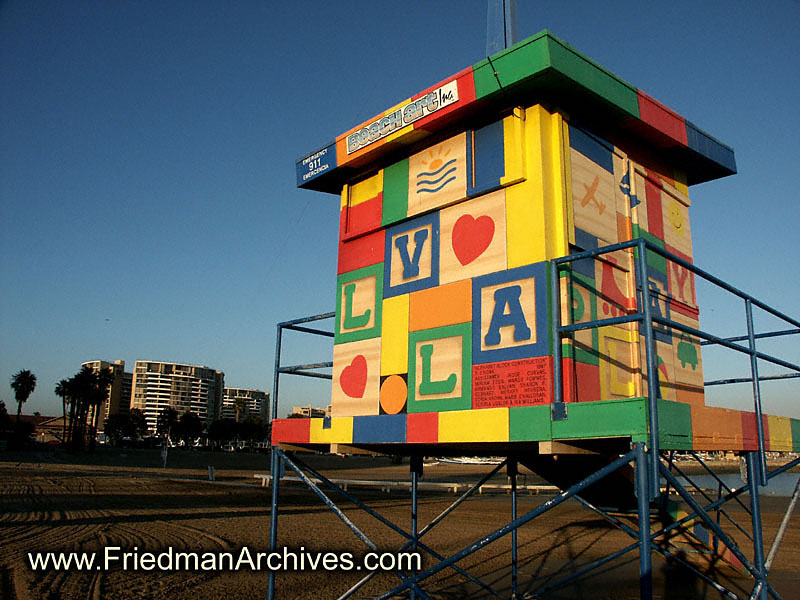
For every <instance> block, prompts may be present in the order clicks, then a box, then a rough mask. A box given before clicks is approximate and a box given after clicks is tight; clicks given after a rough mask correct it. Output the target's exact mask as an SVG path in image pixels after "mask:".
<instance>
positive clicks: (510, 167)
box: [500, 107, 525, 187]
mask: <svg viewBox="0 0 800 600" xmlns="http://www.w3.org/2000/svg"><path fill="white" fill-rule="evenodd" d="M503 154H504V156H505V175H504V176H503V177H501V178H500V185H502V186H504V187H505V186H508V185H512V184H514V183H519V182H520V181H522V180H523V179H525V109H524V108H521V107H517V108H515V109H514V111H513V113H512V114H511V115H510V116H508V117H506V118H505V119H503Z"/></svg>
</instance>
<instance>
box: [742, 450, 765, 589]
mask: <svg viewBox="0 0 800 600" xmlns="http://www.w3.org/2000/svg"><path fill="white" fill-rule="evenodd" d="M759 454H760V453H757V452H748V453H746V454H745V461H746V463H747V486H748V488H749V489H750V515H751V517H752V519H753V563H754V564H753V566H754V567H755V570H756V573H754V576H755V578H756V586H755V587H754V588H753V594H752V595H751V596H750V597H751V598H759V600H767V573H766V570H765V563H764V536H763V532H762V528H761V501H760V499H759V497H758V488H759V484H760V483H761V479H762V477H761V457H760V456H759Z"/></svg>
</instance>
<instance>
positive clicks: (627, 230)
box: [617, 213, 633, 242]
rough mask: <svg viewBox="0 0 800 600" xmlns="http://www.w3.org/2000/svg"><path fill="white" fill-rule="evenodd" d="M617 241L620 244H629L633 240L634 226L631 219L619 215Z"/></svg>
mask: <svg viewBox="0 0 800 600" xmlns="http://www.w3.org/2000/svg"><path fill="white" fill-rule="evenodd" d="M617 239H618V240H619V241H620V242H627V241H628V240H632V239H633V225H632V224H631V218H630V217H626V216H624V215H621V214H620V213H617Z"/></svg>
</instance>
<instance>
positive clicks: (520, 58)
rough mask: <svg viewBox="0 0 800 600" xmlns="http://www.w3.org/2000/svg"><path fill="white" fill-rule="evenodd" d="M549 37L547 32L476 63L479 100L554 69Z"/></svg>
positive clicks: (476, 92) (474, 71) (476, 94)
mask: <svg viewBox="0 0 800 600" xmlns="http://www.w3.org/2000/svg"><path fill="white" fill-rule="evenodd" d="M549 37H550V34H549V33H548V32H547V31H540V32H539V33H537V34H536V35H533V36H531V37H529V38H527V39H524V40H522V41H521V42H518V43H516V44H514V45H513V46H512V47H511V48H508V49H506V50H503V51H501V52H498V53H497V54H493V55H492V56H490V57H489V58H486V59H484V60H482V61H480V62H479V63H477V64H475V65H474V66H473V67H472V73H473V77H474V80H475V99H476V100H480V99H481V98H485V97H487V96H491V95H492V94H495V93H497V92H500V90H501V88H500V86H501V85H502V86H503V87H509V86H512V85H514V84H515V83H519V82H520V81H522V80H524V79H526V78H528V77H531V76H533V75H536V74H537V73H540V72H542V71H544V70H545V69H547V68H548V67H550V56H549V44H548V38H549ZM495 73H496V75H495Z"/></svg>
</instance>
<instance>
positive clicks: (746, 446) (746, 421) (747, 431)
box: [742, 412, 769, 450]
mask: <svg viewBox="0 0 800 600" xmlns="http://www.w3.org/2000/svg"><path fill="white" fill-rule="evenodd" d="M761 423H762V424H763V426H764V449H765V450H769V420H768V418H767V415H761ZM742 441H743V448H742V449H743V450H758V430H757V428H756V414H755V413H751V412H742Z"/></svg>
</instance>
